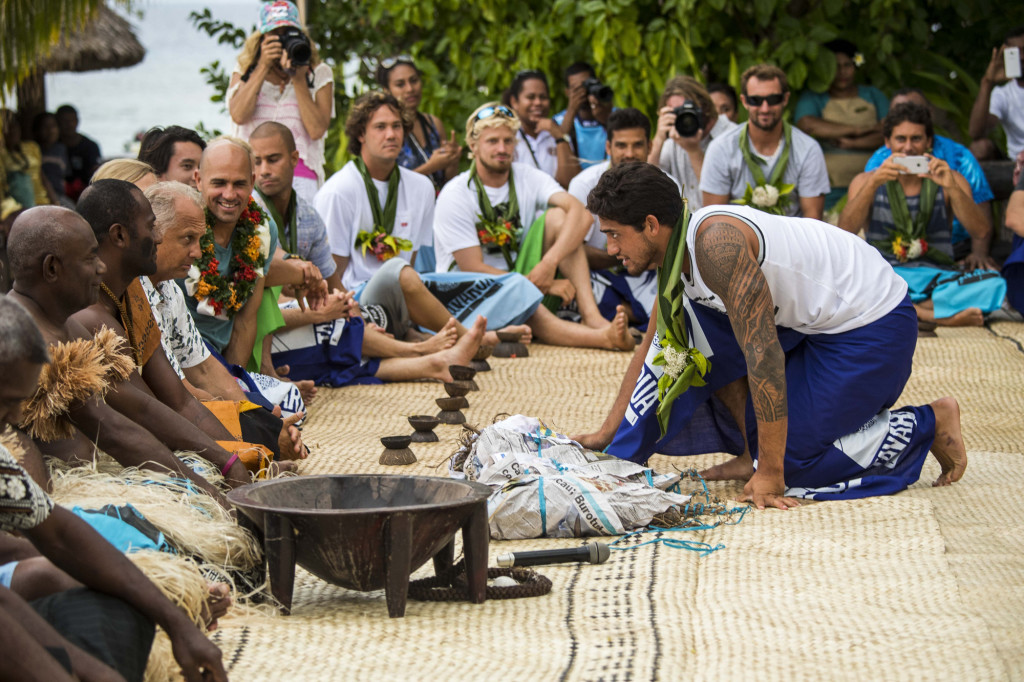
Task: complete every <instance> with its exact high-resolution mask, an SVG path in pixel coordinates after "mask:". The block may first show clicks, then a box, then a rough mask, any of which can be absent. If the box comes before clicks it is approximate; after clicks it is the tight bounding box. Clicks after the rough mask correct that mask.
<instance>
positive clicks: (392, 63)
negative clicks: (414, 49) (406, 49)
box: [380, 54, 416, 69]
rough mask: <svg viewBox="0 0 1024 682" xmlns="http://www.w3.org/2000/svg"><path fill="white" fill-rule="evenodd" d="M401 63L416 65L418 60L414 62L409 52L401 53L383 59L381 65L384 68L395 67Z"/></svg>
mask: <svg viewBox="0 0 1024 682" xmlns="http://www.w3.org/2000/svg"><path fill="white" fill-rule="evenodd" d="M399 64H408V65H409V66H415V65H416V62H414V61H413V60H412V57H410V56H409V55H407V54H400V55H398V56H396V57H388V58H386V59H382V60H381V62H380V65H381V66H382V67H383V68H384V69H393V68H394V67H396V66H397V65H399Z"/></svg>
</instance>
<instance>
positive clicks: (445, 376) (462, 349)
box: [429, 317, 487, 381]
mask: <svg viewBox="0 0 1024 682" xmlns="http://www.w3.org/2000/svg"><path fill="white" fill-rule="evenodd" d="M486 330H487V318H486V317H478V318H476V322H474V323H473V326H472V327H470V328H469V330H468V331H467V332H466V333H465V334H463V335H462V338H461V339H459V340H458V341H457V342H456V343H455V345H454V346H452V347H451V348H448V349H447V350H443V351H440V352H438V353H434V354H433V355H431V356H429V357H430V358H432V359H433V360H434V362H433V365H432V366H433V368H434V374H433V378H434V379H440V380H441V381H451V380H452V375H451V372H449V371H448V367H449V366H451V365H468V364H469V362H470V360H472V359H473V356H474V355H476V351H477V349H478V348H480V342H481V341H482V340H483V338H484V332H485V331H486Z"/></svg>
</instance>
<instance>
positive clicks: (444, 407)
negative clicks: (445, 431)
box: [435, 397, 466, 424]
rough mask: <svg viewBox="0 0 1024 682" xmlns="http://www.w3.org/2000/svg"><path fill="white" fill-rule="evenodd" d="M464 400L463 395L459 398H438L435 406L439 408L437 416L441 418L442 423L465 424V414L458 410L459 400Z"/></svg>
mask: <svg viewBox="0 0 1024 682" xmlns="http://www.w3.org/2000/svg"><path fill="white" fill-rule="evenodd" d="M463 400H465V398H464V397H459V398H438V399H437V400H436V401H435V402H437V406H438V407H440V408H441V412H439V413H438V415H437V418H438V419H439V420H441V423H442V424H465V423H466V415H464V414H462V412H460V411H459V408H460V405H461V401H463Z"/></svg>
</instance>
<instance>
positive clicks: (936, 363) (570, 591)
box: [216, 323, 1024, 680]
mask: <svg viewBox="0 0 1024 682" xmlns="http://www.w3.org/2000/svg"><path fill="white" fill-rule="evenodd" d="M990 327H991V329H989V328H985V329H940V330H939V332H938V333H939V336H938V337H937V338H926V339H921V340H920V341H919V343H918V349H917V353H916V355H915V363H914V374H913V376H912V377H911V380H910V382H909V384H908V385H907V388H906V390H905V391H904V395H903V396H902V397H901V401H900V402H901V404H902V403H910V404H921V403H927V402H930V401H932V400H935V399H936V398H938V397H941V396H943V395H955V396H956V397H957V398H958V400H959V401H960V404H961V407H962V411H963V432H964V439H965V442H966V443H967V447H968V450H969V452H970V465H969V466H968V469H967V473H966V475H965V477H964V479H963V481H961V482H960V483H958V484H957V485H954V486H951V487H949V488H944V489H932V488H931V487H930V482H931V481H932V480H934V479H935V477H936V476H937V475H938V467H937V465H936V464H935V462H934V460H931V459H930V460H929V461H928V463H927V464H926V467H925V471H924V473H923V478H922V482H920V483H918V484H917V485H916V486H915V487H914V488H912V490H911V491H908V492H906V493H903V494H901V495H897V496H893V497H889V498H880V499H873V500H863V501H854V502H833V503H817V504H808V505H806V506H804V507H802V508H800V509H798V510H795V511H791V512H752V513H749V514H747V516H746V518H745V520H744V521H743V522H742V523H741V524H739V525H737V526H731V527H725V528H718V529H715V530H712V531H707V532H701V533H698V534H695V535H694V537H692V538H690V539H697V540H702V541H704V542H709V543H712V544H717V543H722V544H724V545H725V549H723V550H721V551H718V552H716V553H714V554H711V555H710V556H708V557H704V558H699V557H697V556H696V555H695V554H694V553H691V552H686V551H683V550H675V549H668V548H666V547H665V546H662V545H648V546H645V547H642V548H639V549H635V550H629V551H624V552H616V553H614V554H613V557H612V560H610V561H609V562H608V563H607V564H605V565H603V566H585V567H581V566H550V567H547V566H546V567H542V569H541V572H542V573H543V574H545V575H547V576H548V577H550V578H551V579H552V581H553V582H554V588H553V590H552V593H551V594H550V595H548V596H546V597H540V598H536V599H525V600H516V601H505V602H488V603H486V604H484V605H481V606H473V605H469V604H450V603H448V604H444V603H443V604H428V603H419V602H412V601H410V602H409V605H408V609H407V616H406V618H404V619H397V620H391V619H389V618H388V617H387V611H386V607H385V604H384V597H383V593H381V592H374V593H366V594H363V593H356V592H350V591H347V590H344V589H342V588H337V587H333V586H330V585H327V584H325V583H323V582H321V581H319V580H317V579H315V578H313V577H311V576H309V575H308V574H305V573H303V572H301V571H300V573H299V576H298V577H297V585H296V591H295V613H294V615H292V616H290V617H287V618H265V617H260V618H256V619H253V620H250V621H247V622H242V621H240V620H239V619H227V620H225V621H224V625H223V627H222V628H221V630H220V631H219V632H218V633H217V635H216V638H217V641H218V643H219V644H220V645H221V646H222V648H223V650H224V654H225V661H226V662H227V663H228V664H229V667H230V669H231V673H232V679H237V680H260V679H274V680H277V679H302V680H333V679H364V678H365V679H371V678H372V679H385V680H390V679H439V678H442V679H443V678H450V679H454V680H462V679H466V680H478V679H485V678H486V679H510V678H516V679H556V678H558V679H567V680H589V679H597V678H604V679H626V678H630V679H643V680H646V679H659V678H660V679H734V678H738V677H741V676H750V675H756V676H757V677H759V678H761V677H764V678H767V679H779V678H783V677H785V678H786V679H790V680H791V679H820V678H822V677H828V678H845V679H895V678H900V679H904V678H910V679H917V678H925V679H932V678H947V677H948V678H952V677H954V676H959V677H966V678H968V679H1007V678H1009V679H1024V637H1022V635H1021V634H1020V632H1021V628H1020V627H1019V623H1021V622H1024V585H1022V581H1021V578H1020V576H1021V575H1024V564H1022V558H1021V557H1024V551H1022V549H1024V504H1022V503H1021V501H1020V499H1021V496H1020V490H1021V488H1022V487H1024V480H1022V479H1024V473H1022V472H1021V471H1020V470H1019V469H1018V468H1017V467H1016V466H1015V465H1016V464H1017V463H1022V462H1024V460H1022V455H1021V452H1022V448H1021V443H1024V424H1022V421H1021V418H1020V415H1021V414H1022V409H1021V405H1020V404H1021V398H1022V397H1024V352H1022V351H1021V347H1020V346H1018V343H1017V342H1016V341H1015V340H1014V339H1019V338H1024V325H1021V324H1016V323H995V324H992V325H991V326H990ZM1006 337H1012V338H1006ZM530 354H531V355H530V357H529V358H519V359H515V360H502V359H494V358H492V359H491V360H490V363H491V365H492V367H493V368H494V370H493V371H492V372H486V373H480V374H478V375H477V376H476V381H477V383H478V384H479V385H480V388H481V390H480V391H477V392H471V393H469V395H468V396H467V398H468V400H469V403H470V407H469V408H467V409H465V410H464V411H463V412H464V413H465V415H466V417H467V419H468V421H469V422H471V423H474V424H477V425H480V426H483V425H486V424H488V423H490V422H491V421H492V420H493V418H494V417H495V416H496V415H498V414H500V413H523V414H529V415H533V416H537V417H540V418H542V419H543V420H545V421H546V422H547V423H548V425H549V426H551V427H552V428H556V429H558V430H562V431H563V432H567V433H570V434H576V433H584V432H589V431H593V430H595V429H596V428H597V427H598V426H599V425H600V423H601V421H602V420H603V419H604V416H605V414H606V411H607V409H608V408H609V406H610V405H611V403H612V401H613V400H614V397H615V394H616V392H617V390H618V387H619V383H620V381H621V377H622V374H623V372H624V371H625V369H626V366H627V365H628V363H629V359H630V358H629V355H628V354H626V353H609V352H601V351H580V350H569V349H559V348H552V347H548V346H541V345H536V344H535V345H533V346H531V348H530ZM444 396H445V393H444V390H443V387H442V386H441V385H440V384H439V383H436V382H422V383H405V384H390V385H383V386H365V387H352V388H345V389H334V390H332V389H321V391H320V394H319V396H318V397H317V399H316V401H315V402H314V403H313V405H312V408H311V416H310V418H309V420H308V422H307V426H306V428H305V431H304V437H305V439H306V440H307V442H309V443H310V444H312V445H313V446H314V453H313V455H312V456H311V457H310V459H308V460H306V461H305V462H304V463H303V464H302V467H301V470H302V472H303V473H307V474H315V473H361V472H385V473H400V474H415V475H436V476H445V475H446V464H447V462H446V460H447V457H448V456H449V455H450V454H451V453H452V452H453V451H454V449H455V447H456V441H457V439H458V436H459V434H460V432H461V427H457V426H447V425H441V426H439V427H438V429H437V430H436V433H437V434H438V435H439V436H440V439H441V442H439V443H433V444H413V446H412V447H413V450H414V452H415V453H416V455H417V457H418V458H419V461H418V462H417V463H415V464H413V465H411V466H408V467H382V466H381V465H379V464H378V463H377V460H378V457H379V456H380V453H381V451H382V450H383V446H382V445H381V444H380V442H379V438H380V437H381V436H387V435H397V434H407V433H411V431H412V429H411V427H410V426H409V424H408V422H407V421H406V417H408V416H409V415H413V414H436V413H437V412H438V411H439V408H438V407H437V405H436V404H435V403H434V399H435V398H439V397H444ZM724 459H725V456H723V455H706V456H702V457H694V458H668V457H663V456H655V457H654V458H652V460H651V465H652V466H654V467H655V468H656V469H659V470H670V469H674V468H689V467H691V466H697V467H698V468H704V467H706V466H708V465H709V464H711V463H715V462H719V461H723V460H724ZM709 487H710V488H711V490H712V492H714V493H716V494H718V495H720V496H723V497H735V496H736V495H738V494H739V493H740V491H741V490H742V487H741V486H740V485H738V484H730V483H711V484H709ZM578 543H579V541H571V540H536V541H522V542H515V543H494V544H492V546H491V563H492V565H494V558H495V557H496V555H497V554H498V553H501V552H505V551H509V550H510V549H516V548H519V549H536V548H551V547H556V546H574V545H576V544H578ZM429 574H430V570H429V569H428V568H426V567H424V568H422V569H421V570H420V573H419V575H420V576H423V575H429Z"/></svg>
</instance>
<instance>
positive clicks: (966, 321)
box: [935, 308, 985, 327]
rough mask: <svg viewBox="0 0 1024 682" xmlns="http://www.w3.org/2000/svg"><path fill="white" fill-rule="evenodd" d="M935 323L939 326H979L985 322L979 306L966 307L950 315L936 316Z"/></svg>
mask: <svg viewBox="0 0 1024 682" xmlns="http://www.w3.org/2000/svg"><path fill="white" fill-rule="evenodd" d="M935 324H937V325H939V326H940V327H981V326H984V324H985V316H984V315H982V313H981V308H968V309H967V310H961V311H960V312H958V313H957V314H956V315H953V316H952V317H939V318H936V319H935Z"/></svg>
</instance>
